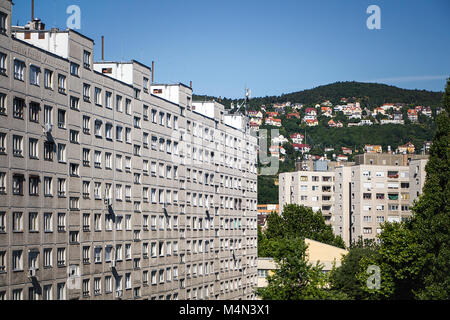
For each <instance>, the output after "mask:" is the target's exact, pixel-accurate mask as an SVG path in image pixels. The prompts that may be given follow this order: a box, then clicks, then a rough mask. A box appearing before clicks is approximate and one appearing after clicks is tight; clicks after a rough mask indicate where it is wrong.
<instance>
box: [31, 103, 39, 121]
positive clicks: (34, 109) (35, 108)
mask: <svg viewBox="0 0 450 320" xmlns="http://www.w3.org/2000/svg"><path fill="white" fill-rule="evenodd" d="M40 111H41V106H40V105H39V103H35V102H31V103H30V118H29V120H30V121H31V122H36V123H39V112H40Z"/></svg>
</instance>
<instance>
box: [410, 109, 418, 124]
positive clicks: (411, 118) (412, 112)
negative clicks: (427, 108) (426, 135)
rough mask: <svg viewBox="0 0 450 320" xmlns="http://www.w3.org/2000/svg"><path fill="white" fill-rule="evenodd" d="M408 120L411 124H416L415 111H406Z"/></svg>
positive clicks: (416, 116)
mask: <svg viewBox="0 0 450 320" xmlns="http://www.w3.org/2000/svg"><path fill="white" fill-rule="evenodd" d="M408 119H409V120H410V121H411V122H417V120H418V119H419V117H418V115H417V110H416V109H409V110H408Z"/></svg>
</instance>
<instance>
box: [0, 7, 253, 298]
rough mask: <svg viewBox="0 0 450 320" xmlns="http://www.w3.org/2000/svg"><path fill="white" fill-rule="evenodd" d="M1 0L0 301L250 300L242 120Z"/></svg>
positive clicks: (249, 185)
mask: <svg viewBox="0 0 450 320" xmlns="http://www.w3.org/2000/svg"><path fill="white" fill-rule="evenodd" d="M11 13H12V2H11V1H9V0H0V300H1V299H10V300H22V299H43V300H44V299H45V300H47V299H48V300H50V299H253V298H254V293H253V288H254V286H256V280H257V206H256V201H257V200H256V199H257V196H256V194H257V193H256V188H257V179H256V161H257V160H256V148H257V146H256V144H257V141H256V138H255V137H253V136H251V135H250V134H249V131H248V126H247V120H246V118H245V117H242V116H239V115H228V114H227V113H226V111H225V109H224V107H223V106H222V105H220V104H218V103H216V102H214V101H212V102H199V103H196V102H193V101H192V89H191V88H190V87H189V86H186V85H183V84H172V85H165V84H155V83H153V81H152V69H151V68H150V67H147V66H146V65H144V64H142V63H139V62H137V61H134V60H133V61H131V62H126V63H124V62H105V61H102V62H100V63H94V62H93V56H94V54H93V50H94V41H93V40H92V39H89V38H88V37H86V36H84V35H82V34H80V33H78V32H76V31H73V30H58V29H51V30H46V29H45V27H44V25H43V24H42V22H41V21H39V20H38V19H34V20H33V21H31V22H30V23H29V24H28V25H27V26H25V27H18V26H11Z"/></svg>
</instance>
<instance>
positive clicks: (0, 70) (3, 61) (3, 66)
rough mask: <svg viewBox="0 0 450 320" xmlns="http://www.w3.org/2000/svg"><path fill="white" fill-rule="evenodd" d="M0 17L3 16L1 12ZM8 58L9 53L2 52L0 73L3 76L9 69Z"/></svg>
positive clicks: (0, 55)
mask: <svg viewBox="0 0 450 320" xmlns="http://www.w3.org/2000/svg"><path fill="white" fill-rule="evenodd" d="M0 17H1V13H0ZM6 60H7V55H6V54H4V53H3V52H0V74H1V75H3V76H6V70H7V66H6Z"/></svg>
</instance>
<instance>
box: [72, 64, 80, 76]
mask: <svg viewBox="0 0 450 320" xmlns="http://www.w3.org/2000/svg"><path fill="white" fill-rule="evenodd" d="M79 69H80V66H79V65H78V64H76V63H73V62H71V63H70V74H71V75H73V76H77V77H78V71H79Z"/></svg>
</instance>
